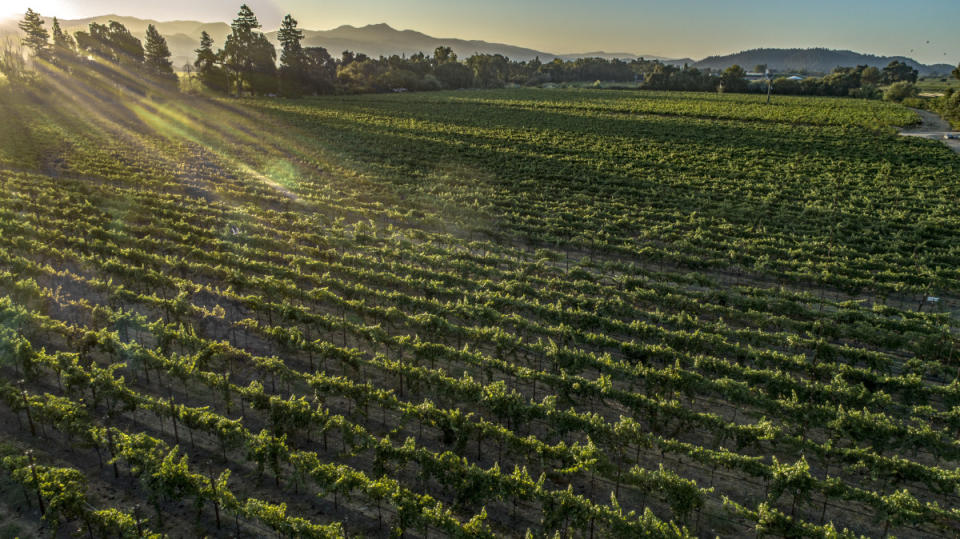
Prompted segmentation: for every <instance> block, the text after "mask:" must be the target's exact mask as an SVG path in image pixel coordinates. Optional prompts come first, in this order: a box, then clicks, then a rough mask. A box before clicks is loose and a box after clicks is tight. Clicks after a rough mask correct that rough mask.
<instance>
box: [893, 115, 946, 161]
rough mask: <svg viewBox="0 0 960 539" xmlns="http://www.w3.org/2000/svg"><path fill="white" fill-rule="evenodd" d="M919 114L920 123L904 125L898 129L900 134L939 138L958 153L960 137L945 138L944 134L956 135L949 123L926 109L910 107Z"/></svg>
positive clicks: (932, 138)
mask: <svg viewBox="0 0 960 539" xmlns="http://www.w3.org/2000/svg"><path fill="white" fill-rule="evenodd" d="M910 110H913V111H914V112H916V113H917V114H919V115H920V120H921V123H920V125H916V126H912V127H906V128H903V129H901V130H900V134H901V135H903V136H905V137H920V138H926V139H931V140H939V141H941V142H943V143H944V144H946V145H947V146H949V147H950V148H951V149H952V150H953V151H955V152H957V153H960V139H947V138H945V136H946V135H948V134H952V135H958V136H960V133H957V132H956V131H954V130H953V128H952V127H951V126H950V123H949V122H947V121H946V120H944V119H943V118H941V117H940V116H939V115H937V114H934V113H932V112H930V111H928V110H922V109H910Z"/></svg>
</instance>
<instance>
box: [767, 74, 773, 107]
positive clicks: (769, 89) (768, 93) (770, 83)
mask: <svg viewBox="0 0 960 539" xmlns="http://www.w3.org/2000/svg"><path fill="white" fill-rule="evenodd" d="M766 75H767V104H768V105H769V104H770V93H771V91H772V90H773V81H771V80H770V68H769V67H768V68H767V69H766Z"/></svg>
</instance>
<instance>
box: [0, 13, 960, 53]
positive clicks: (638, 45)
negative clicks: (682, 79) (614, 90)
mask: <svg viewBox="0 0 960 539" xmlns="http://www.w3.org/2000/svg"><path fill="white" fill-rule="evenodd" d="M241 2H242V0H202V1H197V0H165V1H164V2H142V1H137V2H122V1H118V0H39V1H37V0H3V1H2V6H0V15H2V14H3V12H7V13H10V14H14V13H21V14H22V13H23V12H24V11H25V10H26V8H27V7H28V6H29V7H32V8H33V9H34V10H35V11H38V12H40V13H42V14H44V15H46V16H52V15H57V16H60V17H61V18H65V19H70V18H81V17H89V16H95V15H105V14H111V13H115V14H119V15H130V16H135V17H142V18H152V19H157V20H176V19H180V20H184V19H189V20H201V21H206V22H212V21H224V22H229V21H230V20H231V19H232V18H233V17H234V16H235V15H236V12H237V9H238V7H239V4H240V3H241ZM247 2H248V4H249V5H250V7H251V8H252V9H253V10H254V12H255V13H256V14H257V16H258V17H259V19H260V21H261V23H263V25H264V27H266V28H267V29H275V28H276V27H277V26H278V25H279V23H280V19H281V18H282V16H283V15H284V14H286V13H291V14H292V15H293V16H294V18H296V19H297V20H298V21H299V22H300V27H301V28H308V29H313V30H326V29H330V28H335V27H337V26H340V25H343V24H351V25H354V26H363V25H366V24H374V23H381V22H385V23H387V24H389V25H391V26H393V27H394V28H398V29H412V30H418V31H420V32H423V33H425V34H429V35H432V36H435V37H456V38H463V39H482V40H485V41H492V42H500V43H509V44H511V45H518V46H524V47H530V48H534V49H538V50H541V51H545V52H551V53H577V52H593V51H600V50H603V51H607V52H626V53H632V54H641V55H656V56H666V57H671V58H685V57H689V58H694V59H700V58H703V57H705V56H710V55H714V54H728V53H733V52H739V51H741V50H746V49H752V48H757V47H827V48H834V49H851V50H855V51H858V52H865V53H871V54H878V55H884V56H893V55H904V56H909V57H912V58H914V59H916V60H919V61H921V62H923V63H948V64H957V63H958V62H960V32H958V31H957V22H958V21H960V0H909V1H908V0H803V1H800V2H798V1H796V0H767V1H757V0H723V1H718V0H670V1H654V0H576V1H574V0H483V1H476V0H474V1H471V2H465V1H459V0H338V1H330V0H247Z"/></svg>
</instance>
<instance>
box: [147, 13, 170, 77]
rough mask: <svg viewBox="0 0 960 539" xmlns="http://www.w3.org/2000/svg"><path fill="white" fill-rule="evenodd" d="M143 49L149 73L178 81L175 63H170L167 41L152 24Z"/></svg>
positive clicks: (148, 27)
mask: <svg viewBox="0 0 960 539" xmlns="http://www.w3.org/2000/svg"><path fill="white" fill-rule="evenodd" d="M143 49H144V55H143V65H144V67H145V68H146V69H147V71H148V72H149V73H151V74H153V75H157V76H159V77H161V78H164V79H167V80H170V81H174V80H176V79H177V76H176V74H174V72H173V62H171V61H170V49H169V48H168V47H167V40H166V39H165V38H164V37H163V36H161V35H160V32H157V28H156V27H155V26H154V25H152V24H151V25H149V26H147V43H146V45H145V46H144V48H143Z"/></svg>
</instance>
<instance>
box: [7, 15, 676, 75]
mask: <svg viewBox="0 0 960 539" xmlns="http://www.w3.org/2000/svg"><path fill="white" fill-rule="evenodd" d="M45 19H47V20H48V25H49V24H50V22H51V21H52V17H46V16H45ZM111 20H114V21H117V22H119V23H121V24H123V25H124V26H126V27H127V29H128V30H130V32H131V33H133V34H134V35H135V36H137V37H139V38H141V39H143V38H144V36H145V34H146V31H147V26H148V25H150V24H153V25H154V26H156V27H157V30H158V31H159V32H160V33H161V34H162V35H163V36H164V37H166V38H167V44H168V45H169V47H170V52H171V54H172V55H173V57H172V60H173V64H174V66H175V67H176V68H178V69H179V68H180V67H181V66H183V65H184V64H185V63H188V62H192V61H193V59H194V57H195V54H194V50H195V49H197V48H198V47H199V46H200V32H202V31H204V30H205V31H206V32H207V33H208V34H210V37H212V38H213V40H214V46H215V47H221V46H223V43H224V41H225V40H226V37H227V35H228V34H229V33H230V25H229V24H227V23H223V22H214V23H204V22H200V21H156V20H151V19H140V18H137V17H126V16H122V15H101V16H97V17H87V18H84V19H62V20H60V25H61V26H62V27H63V29H64V30H65V31H69V32H75V31H77V30H85V29H86V28H87V27H88V26H89V25H90V23H91V22H97V23H100V24H106V23H107V22H108V21H111ZM301 29H302V30H303V37H304V39H303V45H304V46H305V47H324V48H325V49H327V50H328V51H329V52H330V54H331V55H333V56H335V57H336V56H339V55H340V53H341V52H343V51H345V50H350V51H353V52H360V53H363V54H366V55H367V56H371V57H374V58H376V57H379V56H390V55H393V54H405V55H407V56H410V55H413V54H416V53H418V52H423V53H424V54H433V51H434V49H436V48H437V47H440V46H446V47H450V48H451V49H453V52H455V53H456V54H457V56H459V57H461V58H467V57H469V56H472V55H474V54H502V55H504V56H506V57H508V58H510V59H511V60H522V61H528V60H533V59H534V58H540V60H541V61H543V62H549V61H552V60H553V59H554V58H561V59H564V60H575V59H577V58H591V57H601V58H607V59H613V58H621V59H633V58H638V57H644V58H647V59H649V60H661V61H664V62H668V63H674V62H677V63H680V64H682V63H683V62H684V61H687V62H690V61H691V60H689V59H685V60H679V61H674V60H671V59H669V58H663V57H659V56H649V55H646V56H645V55H638V54H634V53H628V52H622V53H608V52H603V51H599V52H589V53H571V54H556V53H550V52H545V51H539V50H536V49H531V48H527V47H519V46H515V45H509V44H505V43H491V42H488V41H481V40H466V39H458V38H438V37H433V36H429V35H427V34H424V33H422V32H417V31H415V30H397V29H395V28H393V27H391V26H390V25H388V24H385V23H380V24H369V25H367V26H361V27H356V26H350V25H343V26H339V27H337V28H334V29H332V30H308V29H303V28H301ZM15 32H17V27H16V21H7V22H6V23H3V24H0V35H4V34H10V33H15ZM266 34H267V37H268V38H269V39H270V40H271V41H273V42H274V44H277V32H276V31H271V32H266Z"/></svg>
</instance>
